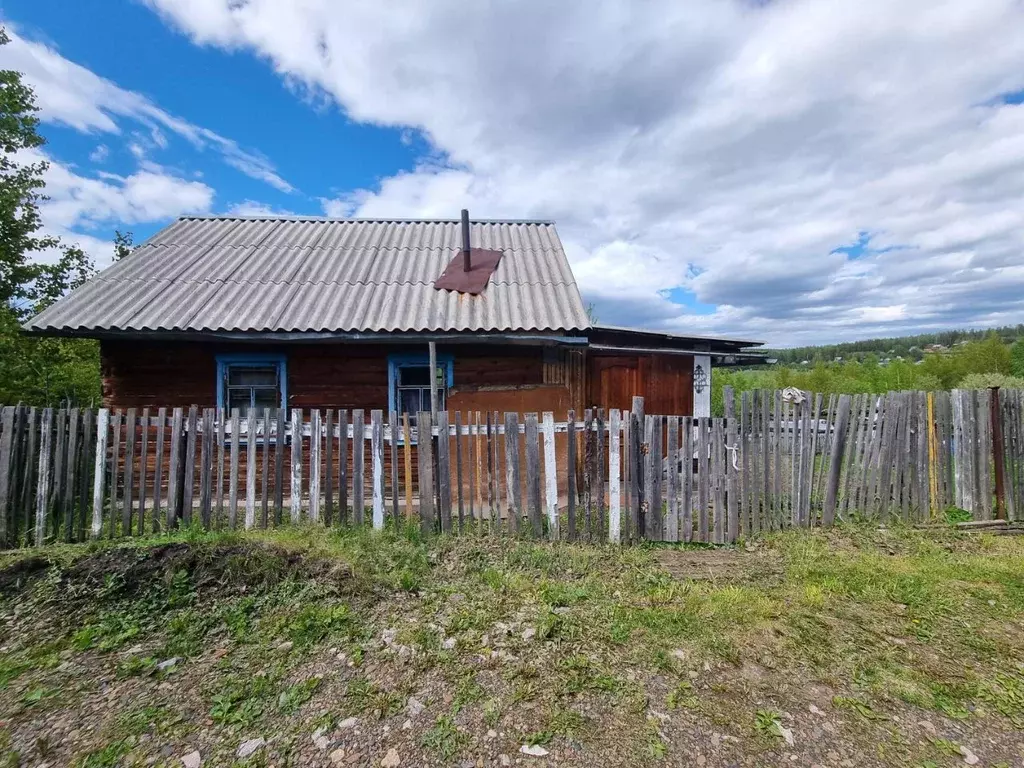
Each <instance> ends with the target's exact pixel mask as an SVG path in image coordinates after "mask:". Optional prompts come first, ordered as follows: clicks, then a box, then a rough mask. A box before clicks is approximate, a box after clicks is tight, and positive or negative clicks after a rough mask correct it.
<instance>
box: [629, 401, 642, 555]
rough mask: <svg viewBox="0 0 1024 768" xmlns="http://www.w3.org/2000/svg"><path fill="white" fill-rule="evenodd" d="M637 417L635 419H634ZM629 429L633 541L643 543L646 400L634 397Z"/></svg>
mask: <svg viewBox="0 0 1024 768" xmlns="http://www.w3.org/2000/svg"><path fill="white" fill-rule="evenodd" d="M634 417H635V418H634ZM629 421H630V424H629V428H630V431H631V433H632V435H631V438H630V451H631V454H632V455H631V466H630V469H629V472H630V479H631V492H630V497H631V498H630V503H631V507H632V509H631V519H630V529H631V531H630V532H631V535H632V539H633V541H642V540H643V537H644V530H645V525H646V521H645V518H644V510H643V503H644V499H645V498H646V494H645V491H644V480H645V479H646V475H645V473H644V454H643V444H644V429H645V419H644V399H643V398H642V397H638V396H634V397H633V404H632V410H631V411H630V419H629Z"/></svg>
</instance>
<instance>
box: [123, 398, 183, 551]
mask: <svg viewBox="0 0 1024 768" xmlns="http://www.w3.org/2000/svg"><path fill="white" fill-rule="evenodd" d="M114 421H115V426H114V442H115V443H116V442H117V431H118V430H117V422H118V421H119V419H118V417H117V414H115V415H114ZM181 424H182V410H181V408H175V409H174V410H173V411H171V434H170V438H171V455H170V457H169V464H168V467H167V519H166V523H167V530H168V531H170V530H171V529H173V528H174V527H176V526H177V524H178V501H179V500H180V499H181ZM114 454H115V455H114V466H117V455H116V454H117V452H116V451H114ZM110 496H111V498H113V496H114V485H113V483H111V489H110ZM111 517H113V515H111Z"/></svg>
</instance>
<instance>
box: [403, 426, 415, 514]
mask: <svg viewBox="0 0 1024 768" xmlns="http://www.w3.org/2000/svg"><path fill="white" fill-rule="evenodd" d="M402 440H403V441H404V450H403V451H402V453H403V454H404V455H405V518H406V519H407V520H411V519H412V516H413V506H412V430H411V429H410V428H409V414H408V413H403V414H402Z"/></svg>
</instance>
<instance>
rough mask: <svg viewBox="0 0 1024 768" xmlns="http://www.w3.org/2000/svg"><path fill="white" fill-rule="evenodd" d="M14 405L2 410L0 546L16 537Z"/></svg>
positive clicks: (0, 434)
mask: <svg viewBox="0 0 1024 768" xmlns="http://www.w3.org/2000/svg"><path fill="white" fill-rule="evenodd" d="M15 410H16V409H15V408H14V406H10V405H9V406H6V407H4V408H3V409H2V410H0V547H7V546H9V543H10V541H11V540H12V539H13V538H14V536H13V535H12V531H13V529H14V528H15V526H14V525H12V521H11V519H10V518H11V517H13V515H12V514H11V513H12V510H13V508H14V505H13V504H12V503H11V499H10V496H11V488H12V486H13V485H14V483H13V482H12V480H11V475H12V474H13V473H14V472H15V471H16V468H15V467H14V462H13V461H12V459H11V455H12V454H13V453H14V443H15V438H14V435H15V431H14V416H15Z"/></svg>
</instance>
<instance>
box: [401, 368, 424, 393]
mask: <svg viewBox="0 0 1024 768" xmlns="http://www.w3.org/2000/svg"><path fill="white" fill-rule="evenodd" d="M398 385H399V386H400V387H413V386H416V387H428V388H429V387H430V366H428V365H403V366H402V367H401V368H399V369H398Z"/></svg>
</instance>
